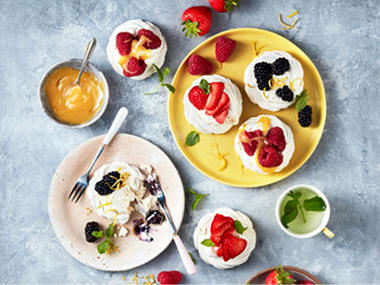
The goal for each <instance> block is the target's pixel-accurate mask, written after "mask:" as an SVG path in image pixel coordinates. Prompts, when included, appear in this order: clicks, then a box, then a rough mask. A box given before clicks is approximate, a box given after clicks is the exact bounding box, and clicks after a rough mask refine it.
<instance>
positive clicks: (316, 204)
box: [303, 196, 326, 212]
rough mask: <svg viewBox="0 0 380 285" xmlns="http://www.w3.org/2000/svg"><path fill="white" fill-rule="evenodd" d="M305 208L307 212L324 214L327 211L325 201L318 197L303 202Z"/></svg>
mask: <svg viewBox="0 0 380 285" xmlns="http://www.w3.org/2000/svg"><path fill="white" fill-rule="evenodd" d="M303 207H304V208H305V210H306V211H315V212H323V211H324V210H326V204H325V201H323V199H322V198H321V197H318V196H315V197H313V198H311V199H307V200H305V201H303Z"/></svg>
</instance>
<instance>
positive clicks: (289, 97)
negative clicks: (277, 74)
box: [276, 85, 294, 102]
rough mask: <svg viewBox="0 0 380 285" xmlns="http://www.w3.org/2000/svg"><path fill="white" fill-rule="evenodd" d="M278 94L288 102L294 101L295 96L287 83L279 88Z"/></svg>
mask: <svg viewBox="0 0 380 285" xmlns="http://www.w3.org/2000/svg"><path fill="white" fill-rule="evenodd" d="M276 95H277V96H278V97H280V98H281V99H282V100H283V101H286V102H292V101H293V98H294V94H293V91H292V90H290V88H289V87H288V86H287V85H285V86H284V87H282V88H278V89H277V90H276Z"/></svg>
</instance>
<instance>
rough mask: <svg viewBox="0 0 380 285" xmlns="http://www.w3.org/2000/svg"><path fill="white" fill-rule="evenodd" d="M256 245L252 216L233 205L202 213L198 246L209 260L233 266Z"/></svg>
mask: <svg viewBox="0 0 380 285" xmlns="http://www.w3.org/2000/svg"><path fill="white" fill-rule="evenodd" d="M255 245H256V232H255V230H254V229H253V226H252V222H251V220H250V219H249V218H248V217H247V216H246V215H245V214H243V213H241V212H239V211H234V210H232V209H230V208H219V209H217V210H215V211H214V212H212V213H209V214H207V215H205V216H204V217H202V219H201V220H200V221H199V223H198V226H197V228H196V229H195V231H194V246H195V248H196V249H197V250H198V252H199V256H200V257H201V258H202V259H203V260H204V261H205V262H206V263H208V264H211V265H212V266H214V267H216V268H219V269H229V268H233V267H235V266H239V265H240V264H243V263H244V262H246V261H247V260H248V258H249V257H250V255H251V252H252V250H253V249H254V248H255Z"/></svg>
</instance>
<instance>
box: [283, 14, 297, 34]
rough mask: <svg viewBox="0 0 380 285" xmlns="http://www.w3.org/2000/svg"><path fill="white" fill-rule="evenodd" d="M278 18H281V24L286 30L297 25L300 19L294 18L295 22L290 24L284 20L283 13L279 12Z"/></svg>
mask: <svg viewBox="0 0 380 285" xmlns="http://www.w3.org/2000/svg"><path fill="white" fill-rule="evenodd" d="M278 20H279V22H280V24H281V25H283V26H284V28H282V29H283V30H284V31H286V30H290V29H293V28H294V27H295V25H296V24H297V21H298V19H294V20H293V22H292V23H291V24H290V25H289V24H287V23H285V22H284V20H283V19H282V15H281V13H278Z"/></svg>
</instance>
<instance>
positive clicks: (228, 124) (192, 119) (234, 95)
mask: <svg viewBox="0 0 380 285" xmlns="http://www.w3.org/2000/svg"><path fill="white" fill-rule="evenodd" d="M202 79H205V80H207V81H208V83H212V82H222V83H224V92H225V93H226V94H227V95H228V97H229V98H230V106H229V109H228V114H227V117H226V119H225V120H224V122H223V124H219V123H218V122H217V121H216V120H215V119H214V118H213V117H212V116H209V115H207V114H206V111H205V110H198V109H197V108H195V107H194V106H193V104H192V103H191V102H190V101H189V93H190V90H191V88H193V87H194V86H198V85H199V83H200V82H201V80H202ZM183 104H184V109H185V117H186V119H187V121H188V122H189V123H190V124H192V125H193V126H194V127H195V128H196V129H197V130H198V131H200V132H202V133H205V134H223V133H225V132H227V131H228V130H229V129H231V128H232V127H233V126H234V125H236V124H238V123H239V118H240V115H241V112H242V108H243V107H242V97H241V93H240V90H239V88H238V87H237V86H236V85H235V84H234V83H232V81H231V80H230V79H228V78H225V77H223V76H220V75H217V74H213V75H204V76H201V77H199V78H198V79H196V80H195V81H194V82H193V83H192V85H191V86H190V87H189V88H188V89H187V90H186V92H185V96H184V97H183Z"/></svg>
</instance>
